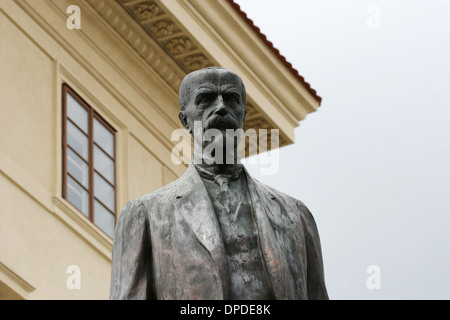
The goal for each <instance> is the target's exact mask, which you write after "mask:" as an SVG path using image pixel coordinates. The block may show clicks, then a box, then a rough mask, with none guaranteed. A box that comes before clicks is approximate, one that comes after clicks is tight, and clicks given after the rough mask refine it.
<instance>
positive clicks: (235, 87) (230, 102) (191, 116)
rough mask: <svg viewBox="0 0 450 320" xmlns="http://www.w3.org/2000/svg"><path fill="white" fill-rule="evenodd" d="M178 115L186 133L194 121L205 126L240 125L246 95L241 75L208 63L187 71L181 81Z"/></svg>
mask: <svg viewBox="0 0 450 320" xmlns="http://www.w3.org/2000/svg"><path fill="white" fill-rule="evenodd" d="M179 102H180V113H179V118H180V121H181V123H182V124H183V126H184V127H185V128H186V130H188V131H189V133H191V134H192V133H193V129H194V122H195V121H200V122H201V123H202V128H203V132H204V131H206V130H208V129H213V128H214V129H219V130H221V131H223V130H226V129H234V130H236V129H242V128H243V126H244V119H245V115H246V113H247V111H246V110H245V109H244V107H245V105H246V102H247V96H246V91H245V86H244V83H243V82H242V79H241V78H240V77H239V76H238V75H237V74H235V73H234V72H232V71H230V70H227V69H225V68H221V67H208V68H204V69H200V70H197V71H194V72H192V73H189V74H188V75H187V76H186V77H185V78H184V79H183V81H182V82H181V85H180V93H179Z"/></svg>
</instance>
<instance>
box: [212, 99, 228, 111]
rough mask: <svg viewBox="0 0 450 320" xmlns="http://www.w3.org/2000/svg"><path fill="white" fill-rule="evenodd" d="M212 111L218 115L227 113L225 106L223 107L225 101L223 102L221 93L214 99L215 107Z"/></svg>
mask: <svg viewBox="0 0 450 320" xmlns="http://www.w3.org/2000/svg"><path fill="white" fill-rule="evenodd" d="M214 113H215V114H217V115H219V116H224V115H226V114H227V113H228V111H227V108H226V107H225V103H224V102H223V98H222V96H221V95H219V97H218V98H217V101H216V109H215V110H214Z"/></svg>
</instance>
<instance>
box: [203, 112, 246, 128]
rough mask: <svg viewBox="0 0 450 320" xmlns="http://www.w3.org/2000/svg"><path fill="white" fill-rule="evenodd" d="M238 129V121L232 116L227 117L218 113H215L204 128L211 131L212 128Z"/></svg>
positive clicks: (207, 120)
mask: <svg viewBox="0 0 450 320" xmlns="http://www.w3.org/2000/svg"><path fill="white" fill-rule="evenodd" d="M237 127H238V121H237V120H236V119H235V118H234V117H233V116H231V115H230V114H229V113H227V114H225V115H219V114H216V113H213V114H212V115H210V116H209V117H208V118H207V119H206V123H205V126H204V128H205V129H211V128H230V129H236V128H237Z"/></svg>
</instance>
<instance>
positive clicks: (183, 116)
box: [178, 111, 192, 134]
mask: <svg viewBox="0 0 450 320" xmlns="http://www.w3.org/2000/svg"><path fill="white" fill-rule="evenodd" d="M178 119H180V121H181V124H182V125H183V127H184V128H185V129H186V130H187V131H188V132H189V133H190V134H192V129H191V128H190V126H189V123H188V122H187V118H186V114H185V113H184V111H181V112H180V113H179V114H178Z"/></svg>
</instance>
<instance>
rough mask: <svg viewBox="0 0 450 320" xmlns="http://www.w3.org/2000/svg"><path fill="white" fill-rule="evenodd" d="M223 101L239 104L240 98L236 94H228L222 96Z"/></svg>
mask: <svg viewBox="0 0 450 320" xmlns="http://www.w3.org/2000/svg"><path fill="white" fill-rule="evenodd" d="M223 99H224V100H226V101H229V102H234V103H237V104H239V103H241V96H240V95H239V94H238V93H236V92H228V93H225V94H223Z"/></svg>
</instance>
